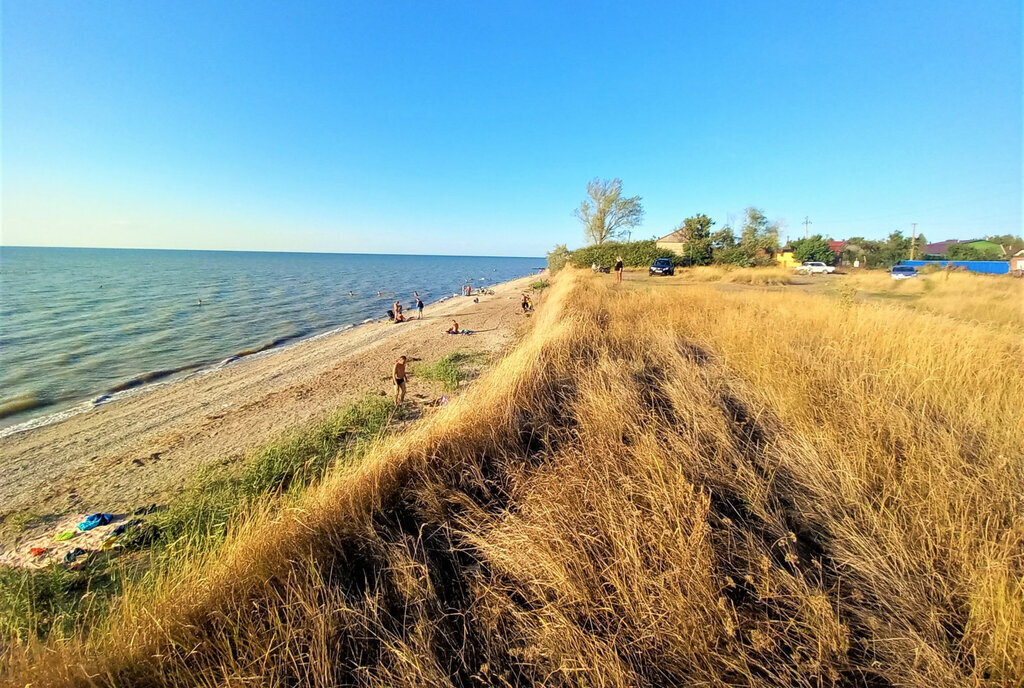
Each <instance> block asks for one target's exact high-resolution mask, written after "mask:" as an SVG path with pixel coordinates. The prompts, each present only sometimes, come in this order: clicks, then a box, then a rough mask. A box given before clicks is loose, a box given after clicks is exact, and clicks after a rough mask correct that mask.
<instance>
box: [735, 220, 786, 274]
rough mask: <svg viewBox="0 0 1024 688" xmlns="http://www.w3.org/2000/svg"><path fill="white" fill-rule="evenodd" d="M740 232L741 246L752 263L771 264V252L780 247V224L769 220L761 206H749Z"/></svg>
mask: <svg viewBox="0 0 1024 688" xmlns="http://www.w3.org/2000/svg"><path fill="white" fill-rule="evenodd" d="M744 212H745V213H746V216H747V219H746V220H745V221H744V223H743V229H742V231H741V232H740V247H741V248H742V249H743V252H744V254H746V257H747V259H748V260H749V262H750V264H751V265H770V264H771V263H772V262H773V260H772V257H771V255H770V254H772V253H774V252H775V251H777V250H778V248H779V224H778V223H777V222H769V221H768V217H767V216H766V215H765V214H764V211H763V210H761V209H760V208H754V207H749V208H747V209H746V210H745V211H744Z"/></svg>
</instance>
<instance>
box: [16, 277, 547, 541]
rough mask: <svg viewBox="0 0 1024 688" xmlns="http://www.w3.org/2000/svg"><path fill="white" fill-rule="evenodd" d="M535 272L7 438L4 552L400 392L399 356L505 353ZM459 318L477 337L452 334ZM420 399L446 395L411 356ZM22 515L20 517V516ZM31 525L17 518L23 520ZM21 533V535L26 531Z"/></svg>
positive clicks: (413, 390)
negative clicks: (423, 377)
mask: <svg viewBox="0 0 1024 688" xmlns="http://www.w3.org/2000/svg"><path fill="white" fill-rule="evenodd" d="M535 279H536V278H535V277H524V278H520V279H518V280H513V281H511V282H505V283H503V284H499V285H496V286H494V287H493V294H491V295H484V296H480V297H479V303H474V301H473V299H472V298H466V297H454V298H451V299H448V300H445V301H442V302H439V303H436V304H431V305H429V306H427V307H426V309H425V311H424V317H423V319H422V320H411V321H408V322H405V323H401V324H393V323H389V322H375V323H367V324H364V325H360V326H358V327H354V328H351V329H349V330H345V331H342V332H338V333H334V334H330V335H326V336H320V337H316V338H313V339H311V340H307V341H303V342H299V343H297V344H295V345H293V346H291V347H289V348H287V349H284V350H281V351H275V352H272V353H270V354H268V355H263V356H257V357H252V358H244V359H241V360H239V361H237V362H235V363H232V364H230V365H228V366H225V367H223V368H221V369H218V370H213V371H210V372H204V373H203V374H199V375H195V376H192V377H190V378H187V379H184V380H180V381H176V382H173V383H171V384H167V385H164V386H160V387H155V388H153V389H149V390H145V391H143V392H141V393H139V394H136V395H133V396H130V397H128V398H125V399H121V400H117V401H114V402H112V403H109V404H106V405H102V406H99V407H97V408H95V409H93V410H91V411H88V412H86V413H81V414H78V415H75V416H72V417H70V418H66V419H64V420H61V421H58V422H55V423H52V424H50V425H45V426H42V427H38V428H34V429H29V430H25V431H22V432H18V433H15V434H12V435H9V436H7V437H3V438H0V475H2V476H3V480H2V481H0V518H2V519H3V523H2V524H0V556H3V555H4V554H5V553H7V554H10V552H11V550H12V549H13V548H15V547H16V548H17V549H18V551H20V550H21V549H24V548H25V547H28V546H30V544H31V542H32V540H33V539H36V538H39V537H41V536H43V535H45V534H49V533H50V532H51V531H53V530H57V529H59V528H60V527H63V526H64V525H65V523H70V522H72V521H73V520H74V519H76V518H78V517H79V516H81V515H83V514H87V513H91V512H96V511H102V512H110V513H126V512H127V513H130V512H131V511H133V510H134V509H136V508H137V507H139V506H141V505H146V504H150V503H157V504H160V503H166V502H167V501H168V500H169V499H171V498H173V495H174V494H175V493H176V492H177V491H178V490H180V489H181V487H182V486H183V485H184V484H185V483H186V482H187V481H188V479H189V477H190V476H192V475H193V474H194V473H195V471H196V470H197V469H199V468H200V467H202V466H204V465H207V464H211V463H216V462H219V461H223V460H225V459H231V458H237V457H241V456H243V455H244V454H245V452H246V451H247V450H249V449H251V448H253V447H255V446H257V445H260V444H262V443H264V442H266V441H268V440H271V439H272V438H274V437H276V436H278V435H280V434H281V433H282V432H285V431H287V430H289V429H291V428H296V427H300V426H302V425H304V424H306V423H309V422H312V421H314V420H316V419H318V418H321V417H323V416H324V415H326V414H327V413H329V412H330V411H332V410H333V409H335V408H337V407H338V406H341V405H343V404H345V403H348V402H351V401H353V400H355V399H357V398H359V397H361V396H363V395H365V394H367V393H380V392H387V393H390V392H391V383H390V373H391V365H392V363H393V361H394V359H395V358H396V357H397V356H399V355H402V354H405V355H407V356H409V357H411V358H413V359H421V360H423V361H425V362H428V361H433V360H436V359H438V358H440V357H442V356H444V355H445V354H447V353H449V352H451V351H455V350H460V351H473V352H484V353H494V352H498V351H502V350H504V349H505V348H506V346H507V345H508V344H509V343H510V341H511V340H512V339H513V337H514V336H515V333H516V331H517V329H518V327H519V325H520V324H521V323H522V322H523V315H522V314H521V312H520V308H519V295H520V293H521V292H522V291H523V290H524V289H526V288H527V287H528V285H529V284H530V283H531V282H532V281H534V280H535ZM453 317H454V318H457V319H458V321H459V323H460V325H461V326H462V327H464V328H467V329H470V330H473V334H472V335H471V336H451V335H447V334H445V332H444V330H445V329H446V327H447V326H448V324H449V322H450V320H451V318H453ZM410 370H411V375H410V379H409V390H408V391H409V398H410V399H412V400H413V401H414V402H415V400H416V399H417V395H426V394H429V393H432V392H436V388H435V387H433V386H432V383H429V382H426V381H423V382H421V381H418V380H417V378H416V375H415V371H416V364H415V363H413V364H411V365H410ZM14 515H18V516H17V519H12V516H14ZM26 517H27V521H28V522H27V525H23V526H17V527H15V526H14V525H12V523H11V521H12V520H20V521H22V522H24V521H26ZM19 531H20V532H19Z"/></svg>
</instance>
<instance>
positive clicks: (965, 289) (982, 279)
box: [844, 271, 1024, 332]
mask: <svg viewBox="0 0 1024 688" xmlns="http://www.w3.org/2000/svg"><path fill="white" fill-rule="evenodd" d="M844 279H845V281H846V282H848V283H849V284H850V285H852V286H854V287H855V288H856V289H857V290H858V291H859V292H860V294H861V295H862V297H863V298H865V299H869V300H870V299H876V300H877V299H889V300H893V301H899V302H900V303H901V304H902V305H905V306H907V307H910V308H916V309H920V310H924V311H928V312H931V313H940V314H942V315H948V316H952V317H954V318H957V319H960V320H965V321H968V322H974V323H982V324H986V325H991V326H995V327H998V328H1007V329H1016V330H1017V331H1018V332H1020V331H1021V329H1022V328H1024V280H1020V279H1014V278H1012V277H1010V276H1008V275H979V274H976V273H971V272H945V271H934V272H925V273H922V274H920V276H919V277H917V278H916V279H908V280H893V279H890V278H889V275H888V274H887V273H884V272H878V271H870V272H869V271H861V272H855V273H853V274H851V275H848V276H846V277H845V278H844Z"/></svg>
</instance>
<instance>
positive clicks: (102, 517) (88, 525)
mask: <svg viewBox="0 0 1024 688" xmlns="http://www.w3.org/2000/svg"><path fill="white" fill-rule="evenodd" d="M113 519H114V515H113V514H89V515H88V516H86V517H85V520H84V521H82V522H81V523H79V524H78V529H79V530H81V531H86V530H92V529H93V528H95V527H96V526H105V525H107V524H108V523H110V522H111V521H112V520H113Z"/></svg>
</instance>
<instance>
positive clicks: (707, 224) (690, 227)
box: [676, 213, 731, 265]
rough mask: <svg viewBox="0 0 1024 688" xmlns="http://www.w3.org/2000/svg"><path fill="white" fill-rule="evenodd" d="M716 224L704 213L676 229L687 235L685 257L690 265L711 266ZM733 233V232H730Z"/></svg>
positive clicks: (685, 221)
mask: <svg viewBox="0 0 1024 688" xmlns="http://www.w3.org/2000/svg"><path fill="white" fill-rule="evenodd" d="M714 224H715V222H714V220H712V219H711V218H710V217H708V216H707V215H705V214H703V213H698V214H697V215H694V216H693V217H688V218H686V219H685V220H683V224H681V225H679V226H678V227H676V231H682V232H683V233H684V234H685V235H686V240H685V241H684V242H683V257H684V258H686V260H687V262H688V263H689V264H690V265H710V264H711V227H712V225H714ZM730 231H731V230H730Z"/></svg>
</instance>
